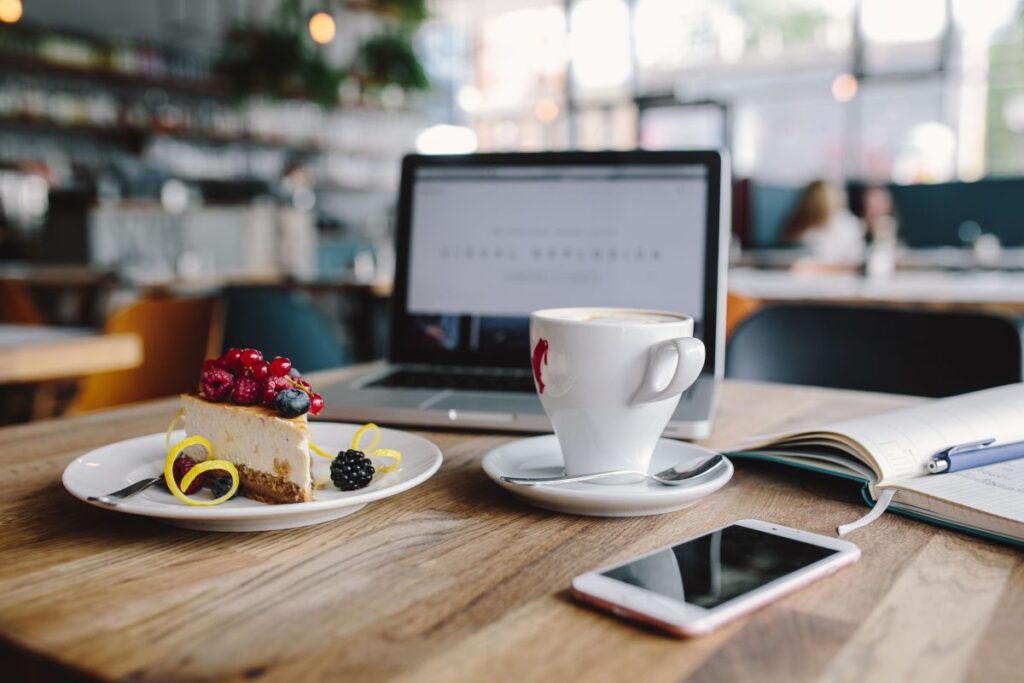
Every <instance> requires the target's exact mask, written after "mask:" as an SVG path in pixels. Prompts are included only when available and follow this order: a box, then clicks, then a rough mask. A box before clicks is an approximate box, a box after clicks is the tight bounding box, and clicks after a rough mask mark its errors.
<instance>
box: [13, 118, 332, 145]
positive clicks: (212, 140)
mask: <svg viewBox="0 0 1024 683" xmlns="http://www.w3.org/2000/svg"><path fill="white" fill-rule="evenodd" d="M0 129H7V130H18V131H26V132H32V131H34V132H38V133H56V134H70V135H89V136H93V137H99V138H107V139H112V140H116V141H118V142H122V143H130V144H138V143H139V142H140V141H142V140H145V139H148V138H153V137H169V138H174V139H176V140H183V141H188V142H195V143H199V144H211V145H248V146H253V147H273V148H276V149H288V150H297V151H303V152H310V153H317V152H325V151H330V150H328V149H326V148H324V146H323V145H320V144H318V143H313V142H306V143H292V142H287V141H284V140H270V139H266V138H256V137H253V136H251V135H242V136H227V135H213V134H209V133H193V132H190V131H183V130H173V129H161V128H151V127H142V126H128V125H115V126H100V125H96V124H91V123H60V122H57V121H51V120H49V119H33V118H21V117H0Z"/></svg>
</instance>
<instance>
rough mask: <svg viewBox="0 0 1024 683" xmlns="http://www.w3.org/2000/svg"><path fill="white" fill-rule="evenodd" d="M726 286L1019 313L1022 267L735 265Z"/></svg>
mask: <svg viewBox="0 0 1024 683" xmlns="http://www.w3.org/2000/svg"><path fill="white" fill-rule="evenodd" d="M729 290H730V291H731V292H735V293H736V294H739V295H741V296H744V297H749V298H753V299H758V300H760V301H761V302H764V303H773V302H787V303H796V302H815V303H848V304H858V305H890V306H913V307H921V308H942V309H962V310H968V309H969V310H979V311H987V312H990V313H1001V314H1008V315H1020V314H1022V313H1024V272H1016V271H952V270H914V271H896V272H895V273H893V274H892V275H890V276H887V277H879V278H869V277H865V276H863V275H858V274H852V273H792V272H789V271H785V270H756V269H753V268H734V269H732V270H730V272H729Z"/></svg>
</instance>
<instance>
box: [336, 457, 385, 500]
mask: <svg viewBox="0 0 1024 683" xmlns="http://www.w3.org/2000/svg"><path fill="white" fill-rule="evenodd" d="M375 472H376V470H375V469H374V468H373V463H371V462H370V459H369V458H367V457H366V454H365V453H363V452H362V451H353V450H347V451H344V452H340V453H338V457H336V458H335V459H334V461H333V462H332V463H331V481H333V482H334V485H335V486H337V487H338V488H339V489H341V490H342V491H355V490H356V489H364V488H366V487H367V486H369V485H370V481H371V480H372V479H373V475H374V473H375Z"/></svg>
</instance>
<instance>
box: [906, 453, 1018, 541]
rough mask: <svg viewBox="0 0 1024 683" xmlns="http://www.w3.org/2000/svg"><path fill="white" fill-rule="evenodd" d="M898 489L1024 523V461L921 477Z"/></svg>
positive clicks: (1012, 461)
mask: <svg viewBox="0 0 1024 683" xmlns="http://www.w3.org/2000/svg"><path fill="white" fill-rule="evenodd" d="M898 488H899V491H900V492H902V491H903V490H904V489H906V490H909V491H916V492H918V493H922V494H924V495H927V496H929V497H931V498H938V499H940V500H944V501H947V502H949V503H953V504H954V505H958V506H961V507H964V508H970V509H971V510H974V511H977V512H983V513H987V514H990V515H995V516H997V517H1003V518H1005V519H1008V520H1012V521H1014V522H1020V523H1022V524H1024V460H1009V461H1007V462H1000V463H996V464H994V465H987V466H986V467H976V468H974V469H970V470H963V471H961V472H953V473H951V474H940V475H936V476H930V475H929V476H923V477H918V478H916V479H912V480H910V481H902V482H900V483H899V484H898ZM899 496H900V493H897V498H899ZM960 517H963V515H960ZM964 521H970V520H968V519H965V520H964ZM978 526H982V525H980V524H979V525H978Z"/></svg>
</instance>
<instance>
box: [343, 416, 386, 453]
mask: <svg viewBox="0 0 1024 683" xmlns="http://www.w3.org/2000/svg"><path fill="white" fill-rule="evenodd" d="M369 431H372V432H373V438H372V439H371V440H370V445H369V446H367V447H366V448H360V447H359V442H360V441H362V440H363V435H364V434H366V432H369ZM379 443H380V427H378V426H377V425H375V424H374V423H372V422H367V423H366V424H364V425H363V426H362V427H360V428H359V429H357V430H356V433H355V434H353V435H352V443H351V444H350V445H349V448H351V449H352V450H354V451H362V452H363V453H369V452H370V451H372V450H373V449H374V448H376V447H377V444H379Z"/></svg>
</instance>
